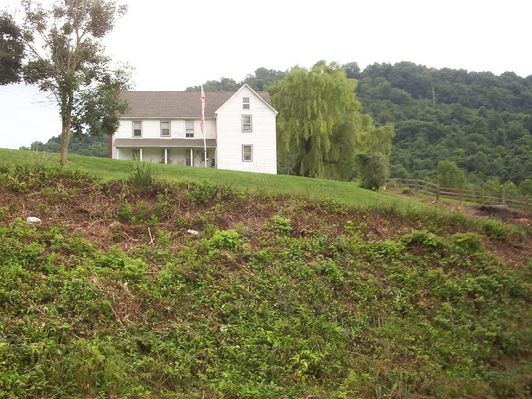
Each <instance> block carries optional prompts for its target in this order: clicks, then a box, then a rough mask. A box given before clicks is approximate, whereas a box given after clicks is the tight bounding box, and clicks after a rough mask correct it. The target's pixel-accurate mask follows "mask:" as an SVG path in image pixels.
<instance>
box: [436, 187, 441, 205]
mask: <svg viewBox="0 0 532 399" xmlns="http://www.w3.org/2000/svg"><path fill="white" fill-rule="evenodd" d="M436 202H440V183H438V187H436Z"/></svg>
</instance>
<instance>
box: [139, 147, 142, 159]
mask: <svg viewBox="0 0 532 399" xmlns="http://www.w3.org/2000/svg"><path fill="white" fill-rule="evenodd" d="M139 155H140V159H139V161H141V162H142V147H141V148H140V151H139Z"/></svg>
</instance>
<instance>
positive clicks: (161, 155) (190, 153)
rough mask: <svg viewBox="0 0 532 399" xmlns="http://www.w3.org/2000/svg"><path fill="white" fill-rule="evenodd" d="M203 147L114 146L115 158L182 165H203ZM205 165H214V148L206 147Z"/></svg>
mask: <svg viewBox="0 0 532 399" xmlns="http://www.w3.org/2000/svg"><path fill="white" fill-rule="evenodd" d="M203 158H204V150H203V148H197V147H190V148H175V147H174V148H172V147H164V148H157V147H155V148H154V147H147V148H144V147H140V148H123V147H122V148H120V147H117V148H116V159H125V160H133V159H137V160H139V161H146V162H158V163H164V164H173V165H183V166H201V167H204V166H205V162H204V159H203ZM207 166H208V167H211V168H214V167H216V148H207Z"/></svg>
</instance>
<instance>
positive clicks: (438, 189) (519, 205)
mask: <svg viewBox="0 0 532 399" xmlns="http://www.w3.org/2000/svg"><path fill="white" fill-rule="evenodd" d="M386 184H387V185H388V186H390V187H393V186H398V187H408V188H409V189H411V190H412V191H413V192H417V193H420V194H424V195H427V196H429V197H434V199H435V200H436V201H439V200H440V198H450V199H454V200H458V201H466V202H472V203H475V204H480V205H491V206H504V207H507V208H510V209H519V210H522V211H525V212H527V213H531V207H530V205H531V204H530V198H527V197H519V198H514V197H509V196H507V195H506V192H505V191H504V189H503V190H502V192H501V193H500V195H497V194H493V193H490V192H487V191H484V190H481V189H460V188H452V187H444V186H440V185H439V184H436V183H431V182H428V181H425V180H421V179H387V180H386Z"/></svg>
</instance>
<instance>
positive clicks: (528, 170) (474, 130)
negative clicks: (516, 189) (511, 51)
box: [351, 62, 532, 183]
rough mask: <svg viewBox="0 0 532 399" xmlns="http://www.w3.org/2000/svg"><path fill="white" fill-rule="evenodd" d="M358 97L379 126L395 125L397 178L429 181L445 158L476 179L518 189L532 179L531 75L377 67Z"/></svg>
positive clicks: (363, 75) (361, 75) (366, 74)
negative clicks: (504, 182)
mask: <svg viewBox="0 0 532 399" xmlns="http://www.w3.org/2000/svg"><path fill="white" fill-rule="evenodd" d="M351 76H352V77H355V78H357V79H359V88H358V95H359V97H360V99H361V101H362V103H363V104H364V107H365V109H366V110H367V111H368V112H369V113H371V114H372V115H373V116H374V118H375V119H376V121H377V122H379V123H386V122H393V123H394V124H395V131H396V136H395V138H394V149H393V152H392V158H391V162H392V173H393V175H395V176H397V177H408V176H411V177H420V178H426V177H430V176H431V174H432V173H433V171H434V169H435V166H436V164H437V162H438V161H439V160H442V159H448V160H452V161H454V162H456V163H457V164H458V165H459V166H460V167H462V168H463V169H465V170H466V171H467V172H468V175H469V178H470V179H471V180H473V181H474V180H486V179H488V178H489V177H499V178H501V179H502V180H511V181H514V182H515V183H519V182H521V181H522V180H524V179H526V178H527V177H530V176H531V174H532V76H529V77H527V78H521V77H519V76H517V75H516V74H514V73H511V72H506V73H504V74H502V75H500V76H496V75H494V74H492V73H489V72H467V71H465V70H453V69H447V68H444V69H434V68H427V67H424V66H420V65H415V64H412V63H408V62H402V63H398V64H395V65H389V64H374V65H370V66H368V67H367V68H366V69H365V70H364V71H362V72H358V73H357V72H356V70H355V71H354V73H351Z"/></svg>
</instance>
